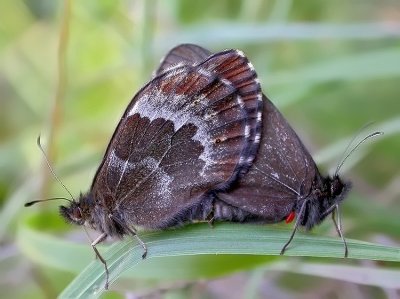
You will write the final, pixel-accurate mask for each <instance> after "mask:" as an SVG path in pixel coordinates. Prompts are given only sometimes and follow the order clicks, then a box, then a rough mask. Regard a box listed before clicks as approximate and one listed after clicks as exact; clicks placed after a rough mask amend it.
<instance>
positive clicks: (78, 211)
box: [72, 208, 82, 220]
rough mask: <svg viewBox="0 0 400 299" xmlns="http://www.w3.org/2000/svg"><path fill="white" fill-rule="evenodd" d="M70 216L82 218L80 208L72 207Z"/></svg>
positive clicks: (76, 218)
mask: <svg viewBox="0 0 400 299" xmlns="http://www.w3.org/2000/svg"><path fill="white" fill-rule="evenodd" d="M72 216H73V217H74V219H75V220H81V219H82V213H81V209H79V208H76V209H74V211H73V213H72Z"/></svg>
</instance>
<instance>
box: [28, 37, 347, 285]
mask: <svg viewBox="0 0 400 299" xmlns="http://www.w3.org/2000/svg"><path fill="white" fill-rule="evenodd" d="M350 186H351V184H350V183H349V182H344V181H342V179H341V178H340V177H339V175H338V174H337V172H336V173H335V174H334V175H333V176H327V177H325V176H322V175H321V174H320V172H319V170H318V168H317V166H316V164H315V162H314V160H313V159H312V157H311V155H310V154H309V152H308V151H307V149H306V148H305V146H304V145H303V143H302V142H301V140H300V139H299V137H298V136H297V135H296V133H295V132H294V130H293V129H292V128H291V126H290V125H289V124H288V123H287V121H286V120H285V118H284V117H283V116H282V114H281V113H280V112H279V111H278V110H277V108H276V107H275V106H274V105H273V104H272V102H271V101H270V100H269V99H268V98H267V97H266V96H265V95H264V94H263V93H262V90H261V85H260V82H259V80H258V77H257V73H256V71H255V69H254V67H253V65H252V64H251V62H250V61H249V60H248V58H247V57H246V56H245V55H244V54H243V52H241V51H239V50H235V49H232V50H224V51H221V52H217V53H211V52H210V51H208V50H206V49H204V48H202V47H200V46H197V45H193V44H182V45H179V46H177V47H175V48H173V49H172V50H171V51H170V52H169V53H168V54H167V55H166V56H165V58H164V59H163V60H162V61H161V64H160V66H159V68H158V69H157V70H156V71H155V73H154V75H153V77H152V78H151V80H150V81H149V82H148V83H147V84H146V85H145V86H144V87H143V88H141V89H140V90H139V91H138V92H137V94H136V95H135V96H134V97H133V99H132V100H131V102H130V103H129V105H128V107H127V108H126V110H125V112H124V113H123V115H122V118H121V120H120V122H119V124H118V126H117V128H116V130H115V132H114V134H113V136H112V138H111V140H110V142H109V144H108V147H107V149H106V151H105V155H104V158H103V159H102V161H101V163H100V166H99V168H98V169H97V172H96V174H95V176H94V179H93V182H92V185H91V187H90V189H89V191H88V192H87V193H85V194H81V195H80V196H79V198H78V199H77V200H69V204H68V205H67V206H60V213H61V215H62V217H64V218H65V219H66V220H67V221H69V222H71V223H74V224H77V225H84V226H87V227H90V228H92V229H94V230H97V231H99V232H100V235H99V237H98V238H97V239H96V240H95V241H93V243H92V247H93V249H94V251H95V253H96V255H97V257H98V258H99V260H100V261H101V262H102V263H103V264H104V266H105V271H106V275H107V283H106V286H105V287H106V288H108V267H107V263H106V261H105V260H104V259H103V258H102V256H101V255H100V253H99V252H98V250H97V249H96V245H97V244H98V243H100V242H102V241H103V240H105V239H106V238H107V237H109V236H110V237H118V238H123V237H124V236H126V235H129V236H133V237H136V238H137V239H138V241H139V243H140V244H141V245H142V247H143V258H144V257H145V256H146V253H147V247H146V244H145V243H144V242H142V241H141V239H140V238H139V237H138V236H137V232H136V229H137V228H139V227H140V228H143V229H158V230H162V229H167V228H169V227H174V226H177V225H182V224H185V223H189V222H192V221H198V220H200V221H235V222H261V223H276V222H281V221H284V220H286V221H287V222H290V221H291V220H293V218H296V222H295V225H294V229H293V232H292V235H291V236H290V238H289V240H288V242H287V243H286V244H285V245H284V246H283V248H282V251H281V254H283V253H284V251H285V250H286V248H287V246H288V245H289V244H290V242H291V240H292V238H293V236H294V234H295V232H296V230H297V228H298V227H299V226H303V227H305V228H306V229H311V228H313V227H314V226H315V225H317V224H319V223H320V222H321V221H323V220H324V219H325V218H326V217H327V216H328V215H332V219H333V220H334V223H335V227H336V228H337V231H338V233H339V235H340V236H341V238H342V240H343V242H344V246H345V256H347V245H346V242H345V239H344V237H343V234H342V232H341V225H340V223H339V224H338V223H337V221H336V218H335V213H336V212H338V211H339V204H340V203H341V202H342V201H343V199H344V198H345V196H346V194H347V192H348V191H349V189H350ZM32 203H34V202H31V203H30V204H32ZM28 205H29V204H28Z"/></svg>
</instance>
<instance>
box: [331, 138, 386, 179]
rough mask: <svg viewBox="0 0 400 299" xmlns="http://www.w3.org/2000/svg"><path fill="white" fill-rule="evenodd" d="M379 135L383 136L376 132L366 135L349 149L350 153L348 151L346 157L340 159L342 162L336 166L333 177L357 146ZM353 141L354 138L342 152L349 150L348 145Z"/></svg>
mask: <svg viewBox="0 0 400 299" xmlns="http://www.w3.org/2000/svg"><path fill="white" fill-rule="evenodd" d="M380 135H383V132H380V131H377V132H374V133H371V134H368V135H367V136H366V137H364V138H363V139H362V140H361V141H359V142H358V143H357V144H356V145H355V146H354V147H353V148H352V149H351V151H350V152H349V153H348V154H347V155H345V156H344V158H343V159H342V161H341V162H340V163H339V164H338V166H337V167H336V171H335V175H334V176H337V174H338V173H339V170H340V168H342V166H343V164H344V162H345V161H346V160H347V158H348V157H350V155H351V154H352V153H354V151H356V150H357V149H358V148H359V146H360V145H361V144H363V143H364V142H365V141H367V140H368V139H370V138H373V137H376V136H380ZM354 139H355V138H353V139H352V140H351V142H350V143H349V145H348V146H347V148H346V150H345V151H344V152H346V151H347V150H348V149H349V147H350V145H351V144H352V143H353V141H354Z"/></svg>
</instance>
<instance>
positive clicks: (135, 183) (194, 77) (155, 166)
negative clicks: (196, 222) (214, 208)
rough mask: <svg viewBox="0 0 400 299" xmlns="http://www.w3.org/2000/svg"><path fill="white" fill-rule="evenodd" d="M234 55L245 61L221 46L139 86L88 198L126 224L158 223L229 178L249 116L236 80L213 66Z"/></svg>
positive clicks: (245, 137) (245, 141) (244, 149)
mask: <svg viewBox="0 0 400 299" xmlns="http://www.w3.org/2000/svg"><path fill="white" fill-rule="evenodd" d="M235 57H236V58H237V57H239V58H237V59H238V60H245V59H244V58H243V57H242V55H241V54H240V53H239V52H237V51H235V50H231V51H225V52H224V54H223V55H217V56H215V58H213V57H211V58H209V59H208V60H207V63H204V64H199V65H195V66H189V65H185V66H182V67H176V68H171V69H170V70H167V71H165V72H163V73H162V74H161V75H159V76H157V77H155V78H154V79H153V80H151V81H150V82H149V83H148V84H147V85H146V86H145V87H143V88H142V89H141V90H140V91H139V92H138V94H137V95H136V96H135V97H134V99H133V100H132V101H131V103H130V105H129V106H128V107H127V110H126V111H125V113H124V115H123V117H122V119H121V121H120V123H119V125H118V127H117V129H116V131H115V133H114V135H113V138H112V140H111V142H110V144H109V146H108V148H107V151H106V154H105V157H104V160H103V162H102V164H101V166H100V168H99V170H98V172H97V174H96V176H95V179H94V181H93V184H92V188H91V193H92V196H93V197H94V198H96V199H97V200H99V202H101V203H103V204H104V205H105V206H107V207H109V208H110V210H111V211H112V212H117V213H119V214H120V215H129V220H130V223H131V224H135V225H140V226H144V227H163V226H164V225H163V224H165V223H168V222H170V221H171V217H174V216H175V215H178V214H179V212H181V211H183V210H185V209H186V208H188V207H191V206H193V205H196V204H197V203H198V202H199V201H200V200H201V196H202V195H203V194H204V193H205V192H208V191H210V190H217V189H221V186H226V184H227V182H229V181H233V180H234V176H235V174H236V173H237V172H238V164H239V161H241V160H243V155H244V153H245V152H247V151H248V147H249V146H250V145H251V144H249V142H248V140H249V136H248V135H249V134H248V131H249V127H248V113H247V111H246V109H245V106H244V105H243V101H242V99H241V96H240V92H238V88H236V87H235V84H233V83H232V81H229V80H228V79H224V78H223V77H222V76H220V75H219V73H217V72H215V71H214V69H215V68H219V67H220V66H221V68H222V65H223V64H224V63H225V62H226V60H232V61H236V58H235ZM237 68H241V73H242V76H244V77H245V78H247V76H246V75H245V74H246V71H243V65H242V64H240V63H237V64H236V66H235V67H232V68H230V69H229V71H227V72H226V73H227V74H230V73H231V72H235V71H236V69H237ZM223 69H227V67H226V66H224V67H223ZM247 70H248V71H247V72H249V73H250V72H253V70H252V69H250V68H247ZM249 77H252V75H249ZM235 78H236V77H235ZM256 84H258V83H256Z"/></svg>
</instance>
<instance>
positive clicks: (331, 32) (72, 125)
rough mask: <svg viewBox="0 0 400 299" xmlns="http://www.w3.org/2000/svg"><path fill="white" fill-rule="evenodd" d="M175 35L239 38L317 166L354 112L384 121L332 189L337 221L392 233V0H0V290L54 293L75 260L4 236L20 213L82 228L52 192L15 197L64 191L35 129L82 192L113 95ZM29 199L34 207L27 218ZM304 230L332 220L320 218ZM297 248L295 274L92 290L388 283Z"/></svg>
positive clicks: (396, 145) (396, 38)
mask: <svg viewBox="0 0 400 299" xmlns="http://www.w3.org/2000/svg"><path fill="white" fill-rule="evenodd" d="M183 42H191V43H196V44H199V45H201V46H203V47H206V48H208V49H210V50H211V51H219V50H222V49H226V48H238V49H241V50H243V51H244V52H245V53H246V54H247V56H248V57H249V58H250V60H251V61H252V63H253V65H254V66H255V68H256V70H257V72H258V75H259V77H260V79H261V82H262V87H263V89H264V91H265V92H266V93H267V94H268V95H269V97H270V98H271V100H272V101H273V102H274V103H275V104H276V105H277V106H278V107H279V108H280V109H281V111H282V112H283V114H284V115H285V117H286V118H287V119H288V120H289V122H290V123H291V124H292V125H293V127H294V128H295V129H296V131H297V132H298V133H299V135H300V136H301V137H302V139H303V141H304V142H305V144H306V145H307V147H308V148H309V149H310V151H311V152H312V154H313V156H314V157H315V158H316V161H317V162H318V164H319V165H321V168H322V169H323V170H324V171H325V172H328V171H330V170H331V169H334V168H335V166H336V165H337V162H338V160H339V159H340V156H341V154H342V152H343V151H344V149H345V147H346V146H347V144H348V142H349V139H351V138H352V137H353V136H354V135H355V134H356V132H357V131H358V130H359V129H360V128H361V127H363V126H364V125H366V124H368V123H370V122H374V124H373V126H371V127H369V128H368V129H367V130H366V131H364V134H367V133H368V132H371V131H373V130H375V129H377V130H382V131H384V132H385V135H384V136H383V137H380V138H378V139H376V140H373V141H370V142H368V143H367V144H365V145H364V146H363V147H362V148H360V150H359V151H357V152H356V153H355V154H353V155H352V157H351V158H350V159H349V160H348V161H347V162H346V165H345V169H344V170H346V172H345V174H344V175H345V176H346V177H348V178H349V179H351V180H352V181H353V183H354V188H353V191H352V193H351V195H350V196H349V198H348V200H347V201H346V202H345V203H344V204H343V213H342V214H343V222H344V232H345V235H346V236H347V237H351V238H355V239H360V240H365V241H371V242H376V243H382V244H386V245H394V246H397V247H398V246H399V242H400V233H399V231H400V221H399V218H398V215H399V214H400V205H399V194H400V155H399V152H400V138H399V131H400V89H399V83H400V2H399V1H394V0H393V1H390V0H384V1H373V0H365V1H348V0H346V1H345V0H337V1H317V0H315V1H314V0H307V1H290V0H283V1H278V0H276V1H263V0H255V1H244V0H233V1H228V0H222V1H215V0H212V1H210V0H202V1H188V0H186V1H185V0H180V1H178V0H174V1H170V0H168V1H155V0H150V1H127V0H120V1H107V0H101V1H98V0H88V1H61V0H57V1H55V0H33V1H29V0H25V1H23V0H15V1H1V2H0V62H1V69H0V104H1V106H0V119H1V126H0V170H1V171H0V204H1V212H0V213H1V214H0V216H1V217H0V240H1V247H0V289H1V293H0V298H27V297H29V298H54V297H55V296H57V294H59V293H60V292H61V291H62V290H63V289H64V288H65V287H66V286H67V285H68V283H69V282H70V281H71V280H72V278H73V277H74V276H76V275H77V273H78V272H76V273H68V272H65V271H63V269H57V268H54V267H51V268H50V267H46V266H44V264H46V263H45V262H43V263H41V262H40V261H38V260H35V262H33V261H32V259H31V257H30V256H29V253H28V252H29V246H28V245H26V244H28V243H29V242H25V243H24V242H17V239H18V238H23V237H24V234H23V233H20V232H21V231H22V232H23V231H24V229H26V228H29V227H32V228H34V229H37V228H40V231H42V232H44V234H45V235H46V234H47V235H52V236H53V235H55V234H58V235H59V238H71V239H79V240H80V242H81V243H82V244H85V245H86V243H87V240H86V239H85V237H84V234H83V232H82V229H81V228H75V227H70V226H67V225H66V224H64V223H63V221H62V220H61V219H59V217H57V214H58V209H57V204H56V203H46V204H42V205H38V206H37V207H35V208H31V209H25V208H23V204H24V202H27V201H30V200H34V199H38V198H48V197H54V196H67V194H66V192H65V190H63V189H62V188H61V187H60V185H59V184H58V183H57V182H55V181H54V179H53V178H52V177H51V175H50V173H49V170H48V168H47V166H46V165H45V164H44V162H43V156H42V154H41V153H40V151H39V149H38V148H37V146H36V138H37V136H38V134H39V133H41V135H42V142H43V146H44V147H45V148H46V150H47V151H48V153H49V157H50V159H51V161H52V165H53V166H54V168H55V170H56V172H57V173H58V174H59V176H60V177H61V178H62V180H63V182H64V183H65V185H66V186H68V188H69V189H70V190H71V192H72V193H73V194H74V195H77V194H79V192H80V191H82V192H85V191H86V190H87V189H88V188H89V186H90V183H91V180H92V177H93V175H94V172H95V170H96V167H97V166H98V164H99V162H100V160H101V157H102V155H103V152H104V150H105V148H106V145H107V143H108V141H109V138H110V137H111V135H112V133H113V131H114V128H115V126H116V125H117V123H118V121H119V118H120V116H121V114H122V112H123V111H124V109H125V107H126V105H127V104H128V103H129V101H130V99H131V98H132V97H133V95H134V94H135V92H136V91H137V90H139V88H140V87H141V86H143V84H144V83H146V82H147V81H148V80H149V78H150V77H151V73H152V71H153V70H154V69H155V68H156V66H157V65H158V62H159V60H160V59H161V58H162V56H163V55H165V54H166V52H167V51H168V50H169V49H170V48H172V47H173V46H175V45H177V44H179V43H183ZM366 132H367V133H366ZM349 168H351V169H349ZM67 197H68V196H67ZM32 214H35V215H39V216H40V217H39V220H38V221H29V217H30V216H31V215H32ZM36 220H37V219H36ZM33 222H34V223H33ZM326 222H329V221H326ZM60 232H61V233H60ZM317 232H321V234H333V233H334V228H333V226H332V225H331V223H330V222H329V223H324V224H323V225H322V226H321V227H320V228H318V230H317ZM66 234H67V236H66ZM17 236H18V237H17ZM82 236H83V237H82ZM73 242H75V241H71V243H73ZM27 253H28V254H27ZM70 254H71V253H70ZM87 254H89V255H91V254H92V252H91V248H90V246H89V245H88V246H87ZM71 256H72V257H71V259H73V260H71V263H79V267H81V268H80V269H83V268H84V267H85V266H86V263H85V262H80V257H79V256H78V255H77V256H76V259H75V258H74V255H73V254H72V255H71ZM238 258H239V257H238ZM282 260H284V259H282ZM318 261H321V260H318ZM298 262H299V263H304V264H303V265H304V266H305V267H306V268H305V269H306V270H305V271H303V272H304V273H308V274H309V275H302V274H289V273H287V271H286V270H280V271H279V270H276V269H275V270H274V271H273V270H269V271H267V270H263V268H261V270H260V268H259V269H258V270H257V271H250V272H246V273H239V274H235V275H231V276H227V277H222V278H220V279H217V280H213V281H207V280H206V279H205V280H202V281H187V282H182V281H173V282H170V281H169V282H168V283H166V282H157V283H156V284H155V283H154V282H153V283H152V284H150V282H143V283H140V284H138V283H133V282H132V283H131V286H133V285H134V286H135V287H132V289H129V288H127V287H126V286H127V285H128V286H129V285H130V284H129V283H128V284H125V285H121V286H118V285H117V287H115V288H114V290H116V291H114V292H111V293H110V294H108V295H106V297H110V298H121V297H124V296H131V297H130V298H137V297H135V296H136V295H137V294H151V296H153V297H146V298H159V297H160V298H164V297H165V298H187V297H190V298H228V297H229V298H245V297H246V298H266V297H268V298H321V297H324V298H350V297H351V298H400V293H399V292H398V291H396V290H395V289H389V288H385V287H384V286H379V285H378V286H367V285H358V284H354V283H351V282H348V281H346V278H345V277H346V275H345V273H340V272H339V273H337V275H336V276H335V275H333V276H335V277H336V278H337V279H328V278H323V276H324V275H320V274H318V271H316V270H313V268H312V267H311V266H309V264H308V263H307V261H306V260H303V259H299V260H298ZM323 262H328V263H329V262H333V263H335V261H330V260H326V261H325V260H323ZM348 263H351V264H352V265H354V266H357V267H362V266H365V265H368V266H372V267H376V268H380V267H393V268H394V269H398V267H399V265H398V264H388V263H386V264H383V263H378V262H372V261H365V262H357V263H356V262H350V261H349V262H348ZM266 266H268V264H266ZM307 266H309V267H308V268H307ZM303 268H304V267H303ZM360 269H362V268H360ZM313 271H314V272H313ZM397 274H398V276H399V281H400V272H397ZM127 281H128V282H129V280H127ZM147 285H149V286H150V287H148V288H146V286H147Z"/></svg>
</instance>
